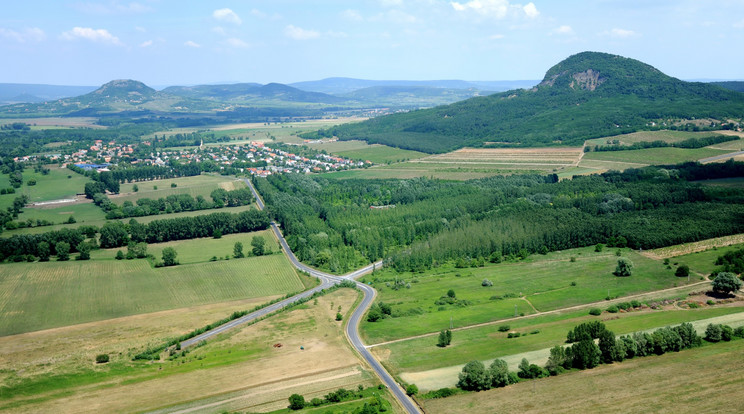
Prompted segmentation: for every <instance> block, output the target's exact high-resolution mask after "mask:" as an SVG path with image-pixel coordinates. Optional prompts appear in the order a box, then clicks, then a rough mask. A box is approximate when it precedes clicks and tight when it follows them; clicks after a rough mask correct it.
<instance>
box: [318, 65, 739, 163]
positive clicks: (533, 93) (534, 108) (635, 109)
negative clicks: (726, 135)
mask: <svg viewBox="0 0 744 414" xmlns="http://www.w3.org/2000/svg"><path fill="white" fill-rule="evenodd" d="M728 86H735V85H728ZM743 114H744V94H742V93H739V92H735V91H732V90H728V89H724V88H722V87H720V86H717V85H713V84H709V83H696V82H684V81H681V80H679V79H676V78H672V77H670V76H667V75H665V74H663V73H662V72H661V71H659V70H658V69H656V68H654V67H652V66H650V65H647V64H645V63H642V62H639V61H637V60H634V59H629V58H625V57H622V56H616V55H610V54H606V53H597V52H583V53H579V54H577V55H574V56H571V57H569V58H567V59H566V60H564V61H562V62H560V63H558V64H557V65H555V66H553V67H552V68H550V70H548V71H547V73H546V74H545V77H544V78H543V80H542V81H541V82H540V83H539V84H538V85H536V86H535V87H533V88H531V89H518V90H512V91H507V92H503V93H497V94H493V95H489V96H485V97H476V98H471V99H467V100H464V101H460V102H456V103H453V104H451V105H445V106H439V107H436V108H432V109H423V110H419V111H411V112H407V113H400V114H393V115H388V116H382V117H377V118H373V119H370V120H368V121H365V122H360V123H353V124H345V125H341V126H338V127H334V128H331V129H327V130H321V131H319V132H318V135H319V136H337V137H339V138H340V139H362V140H366V141H368V142H370V143H381V144H386V145H391V146H395V147H400V148H407V149H413V150H418V151H424V152H430V153H435V152H446V151H449V150H452V149H455V148H460V147H463V146H484V145H485V146H544V145H577V146H580V145H582V143H583V142H584V140H586V139H590V138H597V137H604V136H611V135H616V134H620V133H626V132H633V131H637V130H640V129H644V128H649V127H651V126H653V125H663V124H664V123H668V125H669V126H671V125H672V124H673V123H675V122H679V121H681V120H693V119H695V120H697V119H706V118H707V119H714V120H718V122H728V120H729V119H735V120H741V118H742V115H743Z"/></svg>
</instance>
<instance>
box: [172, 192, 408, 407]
mask: <svg viewBox="0 0 744 414" xmlns="http://www.w3.org/2000/svg"><path fill="white" fill-rule="evenodd" d="M244 181H245V183H246V184H248V187H249V188H250V189H251V192H252V193H253V196H254V197H255V198H256V204H257V205H258V208H259V209H261V210H263V209H264V208H265V206H264V203H263V200H262V199H261V196H260V195H259V194H258V192H257V191H256V189H255V187H253V183H251V181H250V180H249V179H244ZM271 229H272V230H273V231H274V234H275V235H276V238H277V239H278V240H279V243H280V245H281V247H282V250H284V253H285V254H286V255H287V257H288V258H289V261H290V262H292V264H293V265H294V266H295V267H296V268H297V269H299V270H302V271H303V272H307V273H309V274H310V275H311V276H314V277H317V278H318V279H320V282H321V283H320V285H318V286H316V287H315V288H313V289H310V290H308V291H305V292H302V293H300V294H298V295H295V296H292V297H290V298H287V299H285V300H282V301H280V302H277V303H275V304H273V305H270V306H267V307H265V308H263V309H259V310H257V311H255V312H252V313H249V314H248V315H245V316H243V317H241V318H238V319H235V320H233V321H231V322H228V323H226V324H224V325H222V326H219V327H217V328H215V329H213V330H211V331H209V332H205V333H203V334H201V335H198V336H195V337H193V338H191V339H189V340H186V341H183V342H181V348H186V347H189V346H193V345H196V344H198V343H199V342H202V341H205V340H207V339H209V338H211V337H213V336H215V335H218V334H220V333H222V332H225V331H227V330H229V329H232V328H235V327H236V326H239V325H242V324H244V323H246V322H250V321H253V320H255V319H258V318H261V317H264V316H266V315H268V314H270V313H272V312H275V311H277V310H279V309H281V308H283V307H285V306H287V305H289V304H291V303H294V302H296V301H298V300H300V299H302V298H306V297H309V296H311V295H312V294H313V293H315V292H317V291H319V290H321V289H326V288H328V287H331V286H333V285H335V284H338V283H341V282H343V281H344V280H351V281H354V282H355V283H356V285H357V287H358V288H359V289H360V290H361V291H362V293H364V297H363V298H362V302H361V303H360V304H359V306H357V308H356V309H354V312H353V313H352V314H351V318H350V319H349V321H348V323H347V324H346V336H347V338H348V339H349V342H350V343H351V345H352V346H353V347H354V349H356V351H357V352H359V354H360V355H361V356H362V358H364V360H365V361H367V363H368V364H369V365H370V367H372V369H373V370H374V371H375V373H376V374H377V376H378V377H380V380H382V382H383V383H384V384H385V385H386V386H387V387H388V389H390V392H391V393H392V394H393V396H394V397H395V398H396V399H397V400H398V402H399V403H400V405H401V406H403V408H404V409H405V410H406V412H408V413H409V414H419V413H421V410H420V409H419V408H418V406H417V405H416V404H415V403H414V402H413V400H411V399H410V398H409V397H408V396H407V395H406V393H405V391H404V390H403V388H401V387H400V385H398V383H397V382H396V381H395V379H393V377H392V376H391V375H390V374H389V373H388V372H387V370H386V369H385V368H384V367H383V366H382V364H380V362H379V361H378V360H377V359H375V357H374V356H372V353H370V352H369V350H368V349H367V348H366V347H365V346H364V343H363V342H362V339H361V338H360V337H359V323H360V322H361V320H362V316H364V313H365V312H366V311H367V309H369V307H370V306H371V305H372V301H374V299H375V295H376V294H377V292H376V291H375V290H374V289H373V288H372V287H370V286H368V285H365V284H364V283H361V282H357V281H356V280H355V279H357V278H359V277H361V276H363V275H365V274H367V273H371V272H373V271H374V270H375V269H377V268H380V267H382V260H380V261H378V262H375V263H372V264H369V265H367V266H365V267H363V268H361V269H357V270H355V271H352V272H350V273H347V274H345V275H343V276H336V275H331V274H328V273H325V272H321V271H319V270H316V269H313V268H312V267H310V266H307V265H305V264H304V263H302V262H300V261H299V260H297V257H296V256H295V255H294V253H293V252H292V250H291V249H290V248H289V245H287V241H286V240H285V239H284V236H283V235H282V233H281V232H280V231H279V227H278V226H277V225H276V223H275V222H273V221H272V222H271Z"/></svg>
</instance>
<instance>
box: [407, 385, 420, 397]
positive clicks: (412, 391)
mask: <svg viewBox="0 0 744 414" xmlns="http://www.w3.org/2000/svg"><path fill="white" fill-rule="evenodd" d="M418 392H419V389H418V387H417V386H416V384H410V385H408V386H407V387H406V395H408V396H409V397H411V396H414V395H416V394H418Z"/></svg>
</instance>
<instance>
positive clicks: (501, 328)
mask: <svg viewBox="0 0 744 414" xmlns="http://www.w3.org/2000/svg"><path fill="white" fill-rule="evenodd" d="M510 329H511V327H510V326H509V325H501V326H499V332H509V330H510Z"/></svg>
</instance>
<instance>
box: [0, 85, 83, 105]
mask: <svg viewBox="0 0 744 414" xmlns="http://www.w3.org/2000/svg"><path fill="white" fill-rule="evenodd" d="M96 88H97V87H96V86H60V85H36V84H27V83H0V105H7V104H13V103H32V102H44V101H54V100H57V99H62V98H68V97H70V96H78V95H83V94H86V93H88V92H91V91H94V90H95V89H96Z"/></svg>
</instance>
